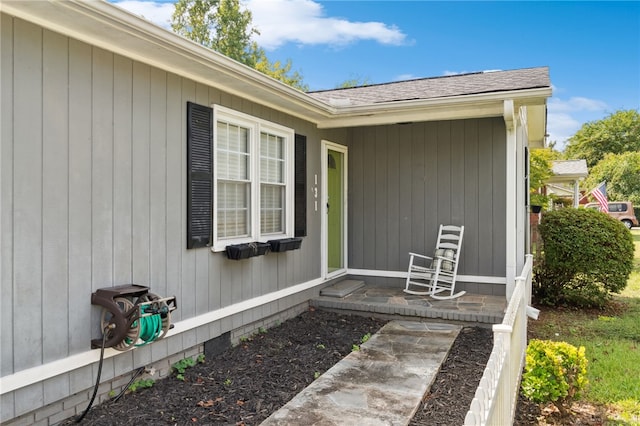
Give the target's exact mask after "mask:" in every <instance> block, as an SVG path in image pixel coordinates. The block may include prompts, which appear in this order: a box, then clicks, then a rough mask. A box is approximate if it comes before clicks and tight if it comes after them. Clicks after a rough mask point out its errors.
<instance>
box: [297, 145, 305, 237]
mask: <svg viewBox="0 0 640 426" xmlns="http://www.w3.org/2000/svg"><path fill="white" fill-rule="evenodd" d="M295 145H296V146H295V150H296V154H295V157H296V158H295V162H296V164H295V188H294V192H295V204H294V209H295V236H296V237H306V236H307V137H306V136H303V135H298V134H296V139H295Z"/></svg>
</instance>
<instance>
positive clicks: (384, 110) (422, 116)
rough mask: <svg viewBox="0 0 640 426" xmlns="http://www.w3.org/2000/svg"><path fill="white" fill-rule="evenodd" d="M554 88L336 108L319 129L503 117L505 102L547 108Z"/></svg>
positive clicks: (319, 124) (515, 106)
mask: <svg viewBox="0 0 640 426" xmlns="http://www.w3.org/2000/svg"><path fill="white" fill-rule="evenodd" d="M550 95H551V89H550V88H540V89H527V90H513V91H508V92H495V93H483V94H476V95H460V96H451V97H444V98H435V99H418V100H407V101H397V102H385V103H379V104H371V105H359V106H344V107H337V108H336V110H337V111H336V115H334V116H332V117H330V118H329V119H327V120H325V121H320V122H318V123H317V124H318V128H337V127H353V126H371V125H381V124H394V123H406V122H420V121H437V120H459V119H466V118H486V117H502V116H503V114H504V101H505V99H509V100H512V101H513V103H514V108H518V107H519V106H522V105H528V104H534V105H544V103H545V102H546V98H547V97H548V96H550Z"/></svg>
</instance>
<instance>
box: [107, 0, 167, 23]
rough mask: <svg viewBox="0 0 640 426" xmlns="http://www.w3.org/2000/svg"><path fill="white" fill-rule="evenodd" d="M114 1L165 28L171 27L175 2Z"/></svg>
mask: <svg viewBox="0 0 640 426" xmlns="http://www.w3.org/2000/svg"><path fill="white" fill-rule="evenodd" d="M113 3H114V4H115V5H117V6H120V7H121V8H123V9H125V10H128V11H129V12H131V13H134V14H136V15H139V16H142V17H143V18H145V19H146V20H148V21H151V22H153V23H154V24H156V25H159V26H161V27H163V28H166V29H170V28H171V15H173V11H174V9H175V6H174V3H166V2H156V1H145V0H124V1H113Z"/></svg>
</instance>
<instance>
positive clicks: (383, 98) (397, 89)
mask: <svg viewBox="0 0 640 426" xmlns="http://www.w3.org/2000/svg"><path fill="white" fill-rule="evenodd" d="M550 86H551V82H550V80H549V68H548V67H537V68H525V69H519V70H510V71H485V72H477V73H470V74H456V75H450V76H442V77H430V78H420V79H415V80H406V81H397V82H392V83H384V84H372V85H369V86H360V87H353V88H346V89H333V90H322V91H315V92H309V95H310V96H312V97H314V98H316V99H318V100H321V101H324V102H326V103H329V104H334V105H336V104H339V105H366V104H376V103H383V102H394V101H406V100H414V99H432V98H442V97H449V96H460V95H472V94H480V93H492V92H503V91H512V90H524V89H535V88H542V87H550Z"/></svg>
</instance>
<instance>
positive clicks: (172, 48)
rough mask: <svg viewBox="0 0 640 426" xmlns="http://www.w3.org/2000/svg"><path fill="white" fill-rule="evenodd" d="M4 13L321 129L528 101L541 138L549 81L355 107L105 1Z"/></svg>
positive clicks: (15, 6) (532, 127)
mask: <svg viewBox="0 0 640 426" xmlns="http://www.w3.org/2000/svg"><path fill="white" fill-rule="evenodd" d="M0 10H1V11H2V12H4V13H7V14H10V15H13V16H16V17H18V18H21V19H24V20H27V21H30V22H33V23H35V24H37V25H40V26H42V27H43V28H47V29H49V30H52V31H55V32H58V33H60V34H64V35H67V36H69V37H72V38H75V39H78V40H81V41H84V42H86V43H89V44H92V45H95V46H98V47H100V48H103V49H106V50H109V51H112V52H114V53H117V54H120V55H123V56H126V57H128V58H131V59H133V60H136V61H140V62H142V63H146V64H148V65H151V66H154V67H158V68H160V69H164V70H167V71H169V72H172V73H175V74H177V75H180V76H183V77H185V78H189V79H192V80H194V81H196V82H199V83H202V84H205V85H207V86H211V87H215V88H218V89H220V90H222V91H224V92H227V93H230V94H232V95H236V96H239V97H242V98H245V99H248V100H250V101H252V102H255V103H257V104H261V105H264V106H266V107H269V108H273V109H275V110H278V111H282V112H285V113H287V114H290V115H292V116H295V117H299V118H302V119H304V120H308V121H310V122H312V123H315V124H317V125H318V127H319V128H338V127H352V126H364V125H381V124H393V123H404V122H413V121H434V120H445V119H464V118H478V117H499V116H502V114H503V101H504V100H505V99H512V100H514V103H515V105H516V106H523V105H525V106H527V108H528V109H527V115H528V117H527V120H528V127H529V138H530V140H531V141H533V142H534V144H540V143H541V144H542V146H543V144H544V133H545V129H546V126H545V124H544V122H545V118H546V106H545V102H546V98H547V97H549V96H550V95H551V89H550V87H542V88H535V89H526V90H513V91H498V92H492V93H482V94H473V95H460V96H444V97H440V98H434V99H419V100H407V101H395V102H383V103H376V104H365V105H357V106H349V105H331V104H328V103H325V102H323V101H321V100H318V99H314V98H313V97H312V96H310V95H308V94H306V93H303V92H301V91H299V90H296V89H294V88H292V87H290V86H288V85H285V84H283V83H281V82H279V81H277V80H275V79H273V78H271V77H268V76H266V75H264V74H262V73H260V72H257V71H255V70H253V69H251V68H249V67H247V66H245V65H243V64H240V63H238V62H236V61H234V60H231V59H229V58H227V57H225V56H223V55H221V54H219V53H217V52H214V51H212V50H210V49H208V48H205V47H203V46H201V45H199V44H197V43H194V42H192V41H190V40H187V39H185V38H183V37H181V36H178V35H176V34H174V33H172V32H170V31H167V30H165V29H164V28H161V27H159V26H156V25H155V24H152V23H150V22H149V21H147V20H145V19H142V18H140V17H138V16H136V15H134V14H131V13H129V12H127V11H125V10H123V9H121V8H119V7H117V6H115V5H113V4H111V3H108V2H106V1H83V0H66V1H23V0H3V1H2V2H0Z"/></svg>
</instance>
